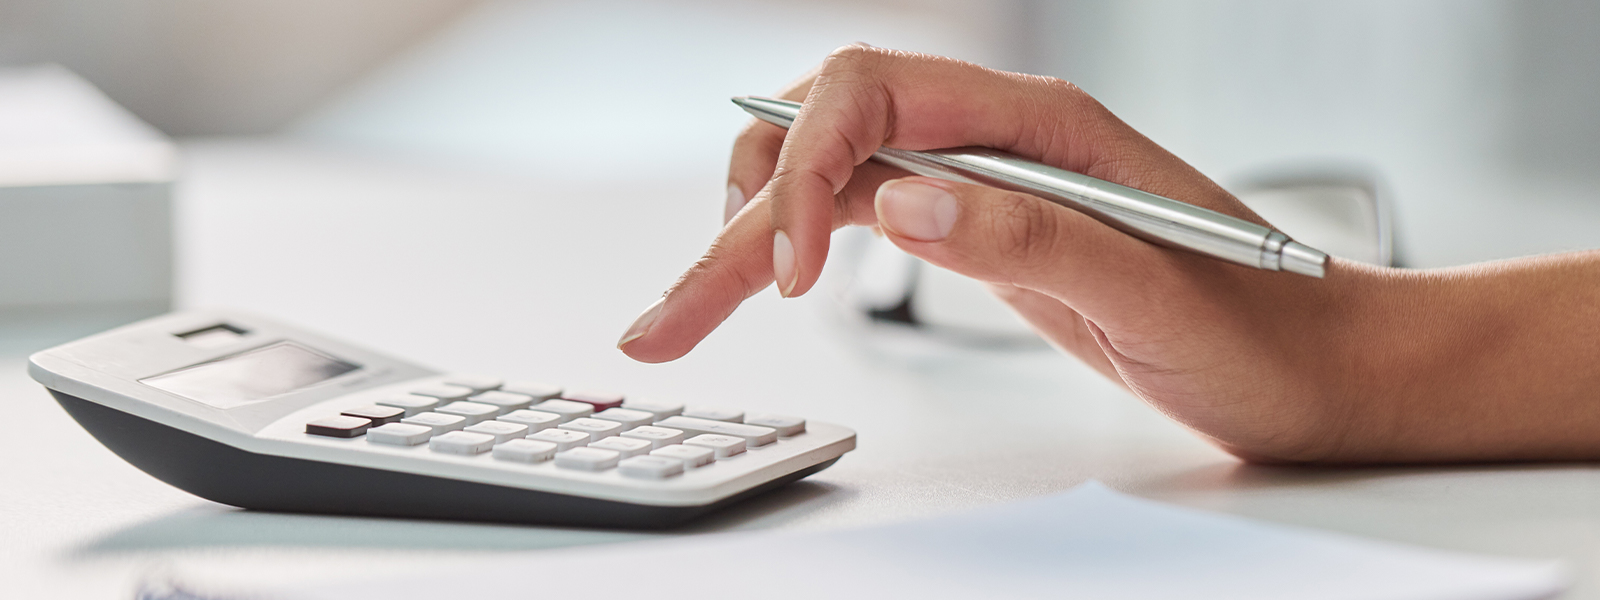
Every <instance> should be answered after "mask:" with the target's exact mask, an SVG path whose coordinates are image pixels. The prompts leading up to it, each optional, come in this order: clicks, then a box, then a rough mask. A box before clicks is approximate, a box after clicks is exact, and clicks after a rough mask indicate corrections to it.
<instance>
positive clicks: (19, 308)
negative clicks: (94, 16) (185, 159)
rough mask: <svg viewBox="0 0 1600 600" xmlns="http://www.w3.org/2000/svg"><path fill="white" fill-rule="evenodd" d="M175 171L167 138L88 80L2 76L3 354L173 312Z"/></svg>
mask: <svg viewBox="0 0 1600 600" xmlns="http://www.w3.org/2000/svg"><path fill="white" fill-rule="evenodd" d="M175 170H176V151H175V149H174V147H173V145H172V143H171V142H170V141H169V140H167V139H166V138H165V136H163V135H162V134H161V133H160V132H158V131H156V130H155V129H153V128H151V127H150V126H149V125H146V124H145V123H143V122H141V121H140V120H139V119H138V118H136V117H134V116H133V115H132V114H130V113H128V112H127V111H126V110H123V109H122V108H121V107H120V106H117V105H116V103H114V102H112V101H111V100H110V99H109V98H107V97H106V96H105V95H104V94H101V93H100V91H99V90H97V89H95V88H94V86H93V85H91V84H89V83H88V82H86V81H84V80H83V79H80V78H78V77H77V76H75V75H73V74H72V73H70V72H68V71H66V70H65V69H62V68H60V67H55V66H39V67H27V68H11V69H0V342H9V343H0V351H4V350H6V349H8V347H11V346H19V345H20V346H23V347H21V348H15V349H23V350H25V349H27V348H26V347H25V346H29V345H38V344H39V343H48V342H49V341H51V340H53V339H55V338H59V337H60V336H61V335H72V334H78V333H82V330H84V329H92V328H99V327H105V326H109V325H115V324H117V323H118V322H125V321H131V320H134V319H138V318H141V317H144V316H148V315H152V314H157V313H160V312H164V311H166V310H168V309H169V308H170V307H171V305H172V288H173V281H172V279H173V272H172V271H173V259H172V253H173V250H172V237H173V235H172V182H173V177H174V173H175ZM74 324H76V326H74Z"/></svg>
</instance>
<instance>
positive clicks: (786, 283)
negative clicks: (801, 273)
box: [772, 229, 796, 298]
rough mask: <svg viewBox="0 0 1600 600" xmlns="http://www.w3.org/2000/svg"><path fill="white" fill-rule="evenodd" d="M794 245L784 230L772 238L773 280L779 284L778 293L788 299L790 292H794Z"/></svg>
mask: <svg viewBox="0 0 1600 600" xmlns="http://www.w3.org/2000/svg"><path fill="white" fill-rule="evenodd" d="M795 276H796V273H795V268H794V244H792V243H790V242H789V234H787V233H784V232H783V230H781V229H780V230H778V233H775V234H773V236H772V278H773V279H775V280H777V282H778V293H780V294H782V295H783V297H785V298H788V297H789V292H792V291H794V283H795Z"/></svg>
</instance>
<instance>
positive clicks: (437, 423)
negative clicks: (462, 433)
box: [400, 412, 467, 435]
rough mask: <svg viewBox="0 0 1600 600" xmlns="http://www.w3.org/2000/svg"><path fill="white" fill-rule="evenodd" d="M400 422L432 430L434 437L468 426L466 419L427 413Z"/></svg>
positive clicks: (459, 416) (457, 416) (458, 416)
mask: <svg viewBox="0 0 1600 600" xmlns="http://www.w3.org/2000/svg"><path fill="white" fill-rule="evenodd" d="M400 422H401V423H410V424H412V425H421V426H423V427H429V428H432V429H433V434H434V435H439V434H441V433H445V432H447V431H455V430H457V429H461V428H462V427H466V426H467V418H466V417H463V416H461V415H447V414H444V413H436V412H425V413H422V414H419V415H416V416H412V417H406V418H404V419H401V420H400Z"/></svg>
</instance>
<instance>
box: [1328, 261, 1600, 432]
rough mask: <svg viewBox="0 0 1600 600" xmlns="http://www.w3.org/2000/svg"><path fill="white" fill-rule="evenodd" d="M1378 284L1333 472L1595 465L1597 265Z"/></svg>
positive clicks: (1522, 266)
mask: <svg viewBox="0 0 1600 600" xmlns="http://www.w3.org/2000/svg"><path fill="white" fill-rule="evenodd" d="M1382 276H1383V277H1384V278H1385V279H1386V281H1387V283H1386V284H1385V285H1383V286H1381V287H1379V288H1378V289H1376V290H1372V292H1371V297H1368V298H1363V299H1361V300H1360V302H1363V303H1364V304H1365V305H1366V306H1367V307H1368V308H1369V310H1368V311H1367V312H1368V313H1369V315H1370V318H1368V319H1365V322H1364V323H1361V324H1359V325H1357V326H1356V327H1354V328H1353V329H1352V333H1353V334H1354V339H1352V340H1350V342H1353V344H1350V345H1347V347H1349V348H1352V350H1350V351H1349V352H1350V353H1351V354H1352V358H1351V360H1353V361H1354V365H1353V366H1354V368H1353V369H1351V373H1352V374H1353V380H1352V381H1350V382H1348V385H1346V386H1342V387H1343V388H1344V389H1345V390H1347V391H1346V393H1352V394H1353V395H1356V396H1359V397H1358V398H1351V400H1352V402H1353V405H1354V406H1356V407H1357V408H1356V410H1354V411H1352V414H1351V420H1350V428H1349V429H1348V430H1347V435H1346V436H1344V439H1343V440H1342V443H1341V444H1340V445H1339V449H1338V450H1336V451H1335V453H1334V456H1333V457H1332V458H1333V459H1334V460H1336V461H1352V462H1376V461H1381V462H1435V461H1474V460H1485V461H1489V460H1495V461H1500V460H1583V459H1596V458H1600V252H1586V253H1573V254H1563V255H1555V256H1545V257H1537V258H1529V259H1519V260H1512V261H1503V262H1497V263H1489V264H1485V265H1475V266H1472V267H1464V268H1458V269H1446V270H1437V271H1389V272H1386V273H1384V274H1383V275H1382ZM1361 338H1366V339H1361Z"/></svg>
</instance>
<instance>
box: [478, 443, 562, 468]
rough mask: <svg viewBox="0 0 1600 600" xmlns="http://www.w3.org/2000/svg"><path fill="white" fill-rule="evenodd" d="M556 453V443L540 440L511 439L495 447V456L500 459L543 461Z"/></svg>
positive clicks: (529, 461) (530, 461)
mask: <svg viewBox="0 0 1600 600" xmlns="http://www.w3.org/2000/svg"><path fill="white" fill-rule="evenodd" d="M555 455H556V445H555V444H552V443H550V442H541V441H539V440H511V441H509V442H506V443H504V444H500V445H498V446H495V447H494V453H493V456H494V457H495V458H497V459H500V460H510V461H516V462H525V463H541V462H544V461H547V460H550V457H552V456H555Z"/></svg>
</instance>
